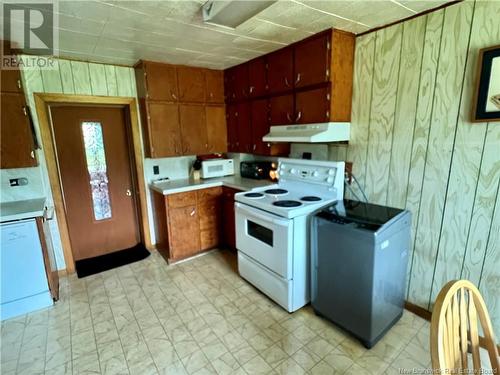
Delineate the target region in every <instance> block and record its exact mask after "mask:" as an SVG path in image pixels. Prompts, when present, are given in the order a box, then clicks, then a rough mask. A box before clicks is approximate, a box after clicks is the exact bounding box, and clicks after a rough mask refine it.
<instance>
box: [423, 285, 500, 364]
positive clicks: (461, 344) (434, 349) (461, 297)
mask: <svg viewBox="0 0 500 375" xmlns="http://www.w3.org/2000/svg"><path fill="white" fill-rule="evenodd" d="M478 317H479V322H480V323H481V327H482V328H483V333H484V346H485V349H486V350H487V351H488V355H489V358H490V362H491V369H493V370H494V371H496V372H493V373H494V374H498V373H499V372H498V367H499V364H498V363H499V361H498V348H497V346H496V341H495V337H494V334H493V329H492V326H491V321H490V317H489V315H488V310H487V309H486V305H485V303H484V300H483V297H482V296H481V293H479V290H478V289H477V288H476V287H475V286H474V284H472V283H471V282H470V281H468V280H454V281H450V282H449V283H447V284H446V285H445V286H444V287H443V289H441V291H440V292H439V295H438V296H437V299H436V303H435V305H434V309H433V312H432V320H431V335H430V339H431V342H430V344H431V359H432V368H433V369H436V370H441V371H443V372H442V373H446V372H444V371H447V370H448V371H450V372H449V373H452V372H451V371H456V372H455V373H457V374H460V373H465V372H459V371H460V370H463V369H468V368H469V366H468V358H467V352H468V351H469V352H471V354H472V365H473V369H474V370H475V372H474V373H480V372H479V371H480V369H481V359H480V356H479V333H478V324H477V323H478Z"/></svg>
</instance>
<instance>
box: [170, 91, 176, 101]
mask: <svg viewBox="0 0 500 375" xmlns="http://www.w3.org/2000/svg"><path fill="white" fill-rule="evenodd" d="M170 95H171V96H172V99H174V100H177V95H175V94H174V93H173V92H170Z"/></svg>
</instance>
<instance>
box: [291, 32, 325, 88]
mask: <svg viewBox="0 0 500 375" xmlns="http://www.w3.org/2000/svg"><path fill="white" fill-rule="evenodd" d="M330 35H331V33H323V34H321V35H320V36H318V37H315V38H312V39H307V40H305V41H303V42H299V43H298V44H297V45H296V46H295V54H294V62H295V65H294V66H295V68H294V70H295V76H294V85H295V88H299V87H305V86H311V85H315V84H319V83H324V82H328V80H329V71H328V69H329V66H330V58H329V56H330V53H329V52H330V49H329V45H330Z"/></svg>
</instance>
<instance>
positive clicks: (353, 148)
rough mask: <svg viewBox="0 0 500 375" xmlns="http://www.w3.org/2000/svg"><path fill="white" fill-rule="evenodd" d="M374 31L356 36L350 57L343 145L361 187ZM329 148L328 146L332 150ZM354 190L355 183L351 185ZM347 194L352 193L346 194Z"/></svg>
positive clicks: (373, 53) (371, 80) (366, 134)
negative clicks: (347, 121) (349, 98)
mask: <svg viewBox="0 0 500 375" xmlns="http://www.w3.org/2000/svg"><path fill="white" fill-rule="evenodd" d="M376 39H377V33H372V34H366V35H364V36H362V37H359V38H357V39H356V52H355V55H356V57H355V59H354V83H353V94H352V107H353V109H354V110H353V111H352V115H351V137H350V141H349V147H348V148H347V160H349V161H352V162H353V173H354V174H355V175H356V178H357V179H358V181H359V183H360V184H361V186H363V188H364V186H365V172H366V169H365V166H366V151H367V148H368V133H369V129H370V110H371V105H370V103H371V102H372V86H373V65H374V61H375V44H376ZM332 148H333V147H331V149H332ZM352 188H353V189H354V191H357V187H356V186H352ZM346 194H347V197H351V198H352V196H351V195H350V194H349V193H346Z"/></svg>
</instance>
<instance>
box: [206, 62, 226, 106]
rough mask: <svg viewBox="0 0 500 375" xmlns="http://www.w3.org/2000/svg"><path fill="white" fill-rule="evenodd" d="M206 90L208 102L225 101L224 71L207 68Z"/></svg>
mask: <svg viewBox="0 0 500 375" xmlns="http://www.w3.org/2000/svg"><path fill="white" fill-rule="evenodd" d="M205 87H206V88H205V92H206V99H207V103H224V72H223V71H222V70H212V69H207V70H205Z"/></svg>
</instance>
